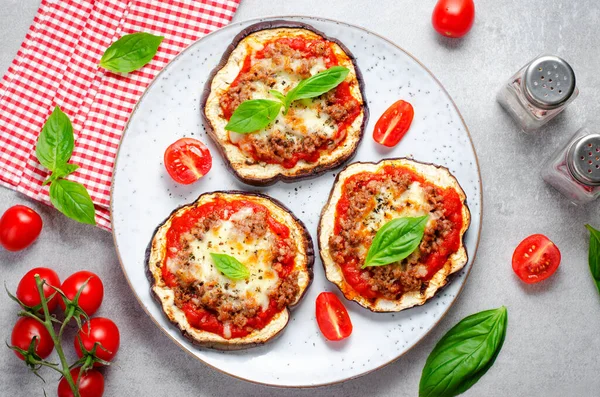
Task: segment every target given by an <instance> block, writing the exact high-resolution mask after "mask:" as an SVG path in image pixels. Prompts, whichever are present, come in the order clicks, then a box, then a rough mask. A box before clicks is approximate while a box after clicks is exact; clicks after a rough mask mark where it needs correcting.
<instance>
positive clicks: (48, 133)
mask: <svg viewBox="0 0 600 397" xmlns="http://www.w3.org/2000/svg"><path fill="white" fill-rule="evenodd" d="M74 146H75V137H74V136H73V125H72V124H71V120H69V117H68V116H67V115H66V114H64V113H63V112H62V110H60V108H59V107H58V106H57V107H55V108H54V111H53V112H52V114H51V115H50V117H48V120H46V122H45V123H44V127H42V132H40V135H39V136H38V139H37V144H36V146H35V156H36V157H37V159H38V161H39V162H40V164H41V165H43V166H44V167H46V168H47V169H49V170H50V171H56V170H58V169H59V167H61V166H64V165H65V164H66V163H67V161H69V159H70V158H71V154H73V147H74Z"/></svg>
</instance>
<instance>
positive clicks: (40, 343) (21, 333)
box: [10, 317, 54, 360]
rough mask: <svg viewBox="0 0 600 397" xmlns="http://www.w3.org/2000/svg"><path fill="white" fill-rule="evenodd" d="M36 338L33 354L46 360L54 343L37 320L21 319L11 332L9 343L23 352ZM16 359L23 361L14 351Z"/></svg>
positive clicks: (21, 356)
mask: <svg viewBox="0 0 600 397" xmlns="http://www.w3.org/2000/svg"><path fill="white" fill-rule="evenodd" d="M34 337H35V338H36V341H35V352H36V353H37V355H38V356H40V357H41V358H46V357H48V356H49V355H50V353H52V350H54V342H53V341H52V337H51V336H50V333H49V332H48V330H47V329H46V328H45V327H44V326H43V325H42V324H41V323H40V322H39V321H37V320H35V319H33V318H31V317H21V318H20V319H19V320H18V321H17V323H16V324H15V327H14V328H13V330H12V335H11V337H10V343H11V345H13V346H16V347H19V348H21V349H23V350H25V351H27V349H29V345H30V344H31V340H32V339H33V338H34ZM15 354H16V355H17V357H19V358H20V359H21V360H24V357H23V355H22V354H21V353H19V352H17V351H15Z"/></svg>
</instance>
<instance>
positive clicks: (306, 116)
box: [229, 58, 338, 143]
mask: <svg viewBox="0 0 600 397" xmlns="http://www.w3.org/2000/svg"><path fill="white" fill-rule="evenodd" d="M301 62H302V60H301V59H290V60H289V66H290V67H291V68H292V69H293V70H297V69H298V68H299V67H300V64H301ZM253 67H256V68H265V69H266V70H276V69H277V68H276V66H275V65H274V64H273V60H271V59H266V58H263V59H253ZM325 69H327V68H326V66H325V61H324V60H323V58H317V59H316V63H315V64H314V65H313V66H312V67H311V69H310V74H311V75H314V74H316V73H318V72H321V71H323V70H325ZM271 75H272V76H273V77H274V79H275V84H274V85H273V86H268V85H267V84H265V82H263V81H254V82H252V83H250V84H252V86H253V91H252V96H251V98H252V99H270V100H275V98H274V97H273V96H272V95H271V94H270V93H269V91H270V90H277V91H279V92H282V93H284V94H287V92H288V91H290V90H291V89H292V88H294V87H295V86H296V85H297V84H298V83H299V82H300V81H301V80H302V79H301V77H300V76H299V75H297V74H293V73H289V72H287V71H285V70H277V71H276V72H274V73H273V74H271ZM324 105H325V104H324V101H323V100H322V99H305V100H300V101H298V102H295V104H294V106H292V108H291V109H290V111H289V112H288V113H287V114H285V115H284V114H283V111H282V112H280V113H279V115H278V116H277V118H276V119H275V121H274V122H273V123H272V124H271V125H270V126H268V127H267V128H265V129H263V130H261V131H259V132H257V133H254V134H253V137H254V138H257V139H263V140H266V139H267V138H268V136H269V135H270V134H271V132H273V131H281V132H287V134H286V135H287V137H288V139H293V138H294V137H302V136H304V135H306V134H310V133H314V132H316V131H319V132H321V133H324V134H325V135H326V136H327V137H333V136H334V135H335V133H336V132H337V129H338V128H337V125H336V123H334V122H333V120H332V119H331V117H330V116H329V115H328V114H327V113H325V112H324V111H323V109H324ZM244 137H245V135H244V134H238V133H235V132H231V131H230V132H229V138H230V139H231V142H233V143H238V142H240V141H241V140H243V138H244Z"/></svg>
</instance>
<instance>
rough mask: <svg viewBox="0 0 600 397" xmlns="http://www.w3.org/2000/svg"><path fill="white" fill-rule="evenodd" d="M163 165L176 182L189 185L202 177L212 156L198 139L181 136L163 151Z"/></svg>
mask: <svg viewBox="0 0 600 397" xmlns="http://www.w3.org/2000/svg"><path fill="white" fill-rule="evenodd" d="M164 160H165V167H166V168H167V172H168V173H169V175H170V176H171V178H173V180H174V181H175V182H177V183H181V184H184V185H189V184H190V183H194V182H196V181H197V180H198V179H200V178H202V177H203V176H204V175H206V173H207V172H208V171H210V167H212V156H211V155H210V152H209V151H208V148H207V147H206V146H205V145H204V144H203V143H202V142H200V141H199V140H197V139H193V138H181V139H179V140H178V141H175V142H174V143H172V144H171V145H170V146H169V147H168V148H167V150H166V151H165V159H164Z"/></svg>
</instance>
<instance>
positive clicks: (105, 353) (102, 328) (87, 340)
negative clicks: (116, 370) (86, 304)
mask: <svg viewBox="0 0 600 397" xmlns="http://www.w3.org/2000/svg"><path fill="white" fill-rule="evenodd" d="M77 335H78V336H79V338H81V342H82V343H83V347H85V349H86V350H92V348H93V347H94V344H95V343H96V342H99V343H100V345H101V346H102V347H103V348H104V349H102V348H101V347H97V348H96V355H97V356H98V357H99V358H101V359H102V360H104V361H110V360H112V359H113V358H114V357H115V354H117V351H118V350H119V344H120V339H121V338H120V335H119V328H118V327H117V325H116V324H115V323H113V322H112V321H111V320H109V319H108V318H104V317H95V318H92V319H91V320H90V321H88V322H87V323H85V324H83V326H82V327H81V329H80V330H79V332H78V333H77ZM73 343H74V345H75V352H76V353H77V356H78V357H79V358H81V357H83V352H82V351H81V347H80V346H79V340H78V338H75V340H74V342H73ZM94 365H96V366H99V365H100V364H99V363H96V364H94Z"/></svg>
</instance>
